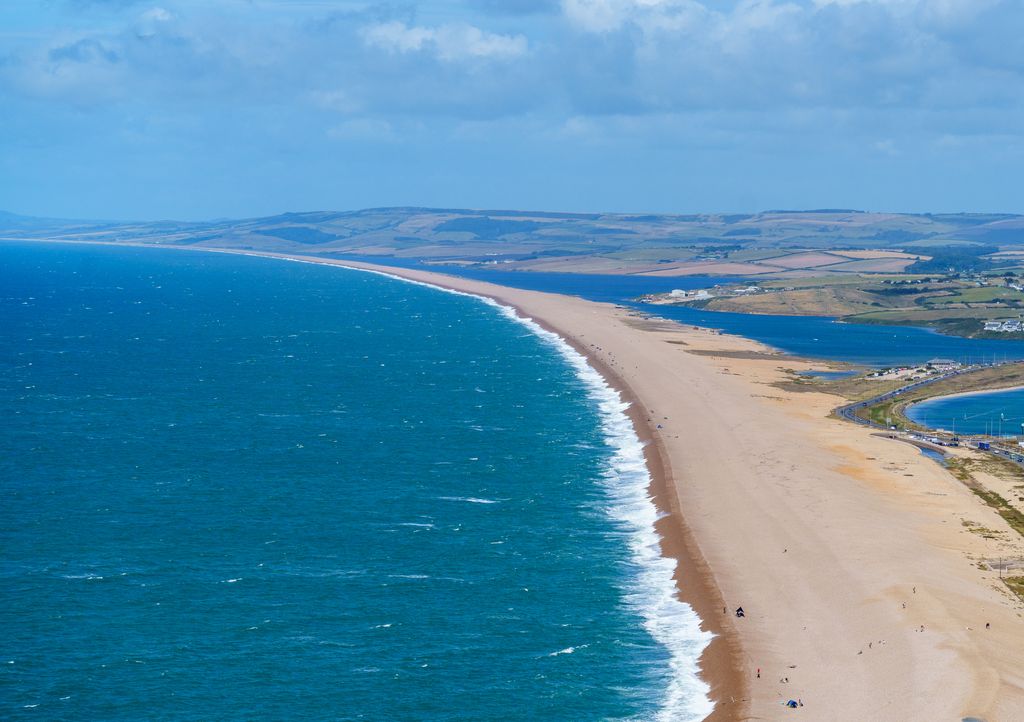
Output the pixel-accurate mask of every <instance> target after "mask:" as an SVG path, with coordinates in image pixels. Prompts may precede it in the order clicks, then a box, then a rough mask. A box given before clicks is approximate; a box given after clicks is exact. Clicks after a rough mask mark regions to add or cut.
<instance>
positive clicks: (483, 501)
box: [437, 496, 501, 504]
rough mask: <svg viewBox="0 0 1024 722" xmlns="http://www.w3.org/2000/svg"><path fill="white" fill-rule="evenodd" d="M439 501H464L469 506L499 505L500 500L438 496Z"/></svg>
mask: <svg viewBox="0 0 1024 722" xmlns="http://www.w3.org/2000/svg"><path fill="white" fill-rule="evenodd" d="M437 498H438V499H440V500H441V501H465V502H467V503H469V504H500V503H501V499H480V498H479V497H475V496H439V497H437Z"/></svg>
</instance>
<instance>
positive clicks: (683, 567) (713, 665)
mask: <svg viewBox="0 0 1024 722" xmlns="http://www.w3.org/2000/svg"><path fill="white" fill-rule="evenodd" d="M35 242H40V243H50V242H54V243H64V244H68V245H103V246H111V247H130V248H165V249H168V250H185V251H194V252H206V253H223V254H230V255H240V256H253V257H258V258H270V259H277V260H287V261H293V262H300V263H315V264H318V265H327V266H338V267H341V268H347V269H349V270H356V271H362V272H370V273H377V274H380V275H384V276H389V277H393V278H397V279H399V280H404V281H413V282H416V283H422V284H424V285H427V286H432V287H435V288H439V289H442V290H445V291H455V292H457V293H462V294H466V295H470V296H476V297H478V298H482V299H487V300H490V301H492V302H494V303H497V304H498V305H500V306H504V307H506V308H508V309H510V310H511V311H512V312H513V313H514V314H515V315H516V316H517V317H518V318H520V319H528V320H530V321H533V322H534V323H536V324H537V325H538V326H539V327H540V328H542V329H544V330H545V331H548V332H550V333H553V334H555V335H556V336H557V337H558V338H559V339H561V340H562V341H563V342H564V343H566V344H568V345H569V346H570V347H571V348H572V349H573V350H574V351H575V352H576V353H578V354H579V355H580V356H581V357H583V358H584V359H585V360H586V362H587V363H588V364H590V366H591V367H592V368H593V369H594V371H596V372H597V373H598V374H599V375H600V377H601V378H602V379H603V380H604V381H605V383H606V384H607V385H608V386H609V387H610V388H611V389H613V390H614V391H615V392H616V393H617V394H618V395H619V396H620V398H621V399H622V401H624V402H626V403H627V404H628V405H629V406H628V408H627V409H626V410H625V414H626V416H627V417H628V418H629V420H630V422H631V424H632V426H633V430H634V431H635V433H636V435H637V437H638V438H639V440H640V442H641V443H642V444H643V455H644V459H645V462H646V466H647V471H648V474H649V477H650V480H651V482H650V486H649V493H650V496H651V499H652V502H653V504H654V506H655V509H656V511H657V514H658V519H657V521H656V522H655V524H654V531H655V532H656V533H657V535H658V536H659V538H660V547H661V554H662V556H663V557H665V558H667V559H670V560H672V561H674V562H676V569H675V573H674V574H673V582H674V584H675V587H676V590H677V596H678V598H679V599H680V600H681V601H682V602H684V603H685V604H687V605H689V606H690V607H691V608H692V609H693V610H694V612H695V613H696V614H697V616H698V617H699V618H700V621H701V624H700V628H701V630H702V631H706V632H710V633H711V634H712V635H714V636H713V638H712V640H711V641H710V643H709V644H708V645H707V646H706V647H705V648H704V650H703V652H702V653H701V655H700V657H699V659H698V660H697V663H698V666H699V668H700V674H699V677H700V678H701V679H702V680H703V681H704V682H705V683H706V684H707V685H708V687H709V693H708V696H709V698H710V699H711V701H712V703H713V705H714V709H713V710H712V712H711V714H709V715H708V716H707V717H706V718H704V719H705V722H733V721H734V720H739V719H742V718H743V717H744V716H745V711H746V704H747V701H748V700H749V684H748V682H747V677H748V676H749V675H747V674H746V670H745V665H744V664H743V662H742V648H741V645H740V643H739V640H738V638H737V636H736V630H735V628H734V626H733V624H732V622H731V621H730V620H731V619H732V617H730V616H727V615H721V614H718V613H717V610H718V609H719V608H724V607H725V604H724V602H723V596H722V593H721V590H720V589H719V588H718V585H717V583H716V580H715V577H714V574H713V572H712V570H711V567H710V565H709V564H708V562H707V560H706V559H705V558H704V555H703V553H702V552H701V550H700V546H699V544H698V542H697V539H696V536H695V535H694V533H693V531H692V530H691V529H690V528H689V527H688V526H687V524H686V520H685V517H684V516H683V514H682V509H681V504H680V501H679V498H678V495H677V494H676V493H675V487H674V484H673V473H672V467H671V462H670V459H669V456H668V454H667V452H666V449H665V447H664V443H663V441H662V440H661V439H660V437H659V436H658V434H657V429H656V428H655V427H656V424H652V423H650V422H649V419H648V418H647V416H646V414H645V412H644V411H643V409H644V406H645V405H644V403H643V401H642V400H641V399H640V397H639V396H638V395H637V394H636V392H635V391H634V390H633V389H632V388H631V387H630V386H629V384H628V383H627V382H626V380H625V379H624V378H623V377H622V375H621V374H620V373H619V372H617V371H616V370H615V369H614V367H613V366H612V365H611V364H610V363H608V362H607V361H606V360H604V359H602V358H601V357H600V356H598V355H596V354H595V353H594V352H593V351H592V349H591V348H590V347H588V345H587V343H586V342H585V341H583V340H582V339H580V338H577V337H576V335H574V334H573V333H572V332H571V331H569V330H567V329H562V328H559V327H558V326H556V325H554V324H552V323H550V322H549V321H548V320H546V319H544V318H541V317H538V316H536V315H534V314H531V313H528V312H527V311H525V310H524V309H523V308H522V307H521V306H520V305H519V304H517V303H516V302H515V301H514V300H512V299H509V298H507V297H506V296H505V295H503V293H502V291H509V290H511V291H518V289H510V288H508V287H505V286H497V285H494V284H490V283H488V282H483V281H472V280H471V279H463V278H460V277H457V276H448V275H446V274H443V273H439V272H437V271H420V270H418V269H403V268H393V267H390V266H382V265H380V266H379V265H376V264H370V263H364V262H360V261H347V260H343V259H325V258H319V257H316V256H303V255H299V254H284V253H274V252H264V251H253V250H247V249H230V248H208V247H194V246H191V247H190V246H153V245H149V244H142V243H132V244H126V243H110V242H103V241H97V242H89V241H35ZM467 283H468V284H469V285H470V286H471V287H472V286H475V285H477V284H481V285H483V286H487V287H493V290H492V291H491V292H487V291H486V290H484V291H482V290H480V289H474V290H467ZM523 293H527V294H534V293H540V294H542V295H551V296H554V295H555V294H543V293H542V292H534V291H524V292H523ZM566 298H568V297H566ZM581 302H582V303H587V304H590V303H595V304H596V302H592V301H582V300H581ZM599 305H602V306H607V307H613V305H612V304H599ZM712 332H713V333H716V334H721V333H722V332H719V331H712ZM765 348H766V349H769V348H770V347H767V346H766V347H765ZM770 351H771V352H772V353H778V351H777V350H775V349H770Z"/></svg>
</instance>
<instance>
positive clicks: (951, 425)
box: [906, 389, 1024, 436]
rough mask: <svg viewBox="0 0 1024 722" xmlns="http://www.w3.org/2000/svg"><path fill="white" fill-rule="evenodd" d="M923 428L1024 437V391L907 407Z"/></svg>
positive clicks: (915, 420)
mask: <svg viewBox="0 0 1024 722" xmlns="http://www.w3.org/2000/svg"><path fill="white" fill-rule="evenodd" d="M906 413H907V417H908V418H909V419H910V420H911V421H913V422H915V423H917V424H921V425H922V426H927V427H929V428H932V429H945V430H947V431H954V430H955V431H956V432H957V433H960V434H994V435H997V436H998V435H1000V434H1003V435H1006V436H1022V435H1024V426H1022V424H1024V389H1010V390H1007V391H987V392H982V393H977V394H964V395H962V396H947V397H938V398H935V399H931V400H929V401H922V402H921V403H919V404H914V405H912V406H910V407H908V408H907V411H906Z"/></svg>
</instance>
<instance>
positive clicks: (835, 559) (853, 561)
mask: <svg viewBox="0 0 1024 722" xmlns="http://www.w3.org/2000/svg"><path fill="white" fill-rule="evenodd" d="M102 245H115V246H116V245H127V244H116V243H105V244H102ZM132 245H135V246H139V247H147V248H152V247H153V246H151V245H146V244H132ZM166 248H170V247H166ZM176 250H198V251H205V252H223V253H232V254H238V255H254V256H263V257H269V258H283V259H290V260H294V261H301V262H313V263H322V264H326V265H338V266H344V267H349V268H357V269H360V270H369V271H374V272H377V273H383V274H385V275H391V276H399V277H402V278H407V279H408V280H413V281H418V282H420V283H427V284H429V285H435V286H439V287H442V288H447V289H449V290H454V291H459V292H462V293H469V294H472V295H478V296H483V297H486V298H491V299H492V300H494V301H496V302H498V303H500V304H501V305H504V306H508V307H512V308H514V309H516V311H517V313H518V314H519V315H520V316H522V317H525V318H530V319H532V320H533V321H535V322H537V323H538V324H539V325H541V326H542V327H543V328H545V329H547V330H549V331H552V332H554V333H556V334H557V335H559V336H560V337H561V338H563V339H564V340H565V341H566V342H567V343H569V344H570V345H571V346H572V347H573V348H574V349H575V350H576V351H578V352H579V353H581V354H582V355H584V356H585V357H586V358H587V359H588V362H589V363H590V364H591V366H592V367H593V368H594V369H595V370H597V372H598V373H600V374H601V376H602V377H603V378H604V379H605V380H606V381H607V382H608V383H609V385H611V386H612V387H613V388H615V389H617V390H618V391H619V393H620V394H621V395H622V396H623V398H624V400H626V401H629V402H630V403H631V406H630V418H631V420H632V421H633V424H634V428H635V430H636V432H637V435H638V436H639V437H640V438H641V440H643V441H645V442H646V443H647V445H646V447H645V457H646V459H647V465H648V469H649V472H650V477H651V480H652V486H651V489H652V492H653V496H654V498H655V501H656V503H657V504H658V508H659V509H661V510H662V511H663V512H666V513H667V514H668V516H666V517H664V518H662V519H660V520H659V521H658V523H657V529H658V531H659V532H660V534H661V536H662V551H663V553H665V555H666V556H668V557H671V558H676V559H678V560H679V566H678V567H677V572H676V581H677V586H678V587H679V588H680V593H681V597H682V598H683V599H684V600H685V601H687V602H688V603H690V604H691V606H692V607H694V609H695V610H696V611H697V612H698V614H699V615H700V616H701V619H702V626H703V627H704V628H705V629H708V630H711V631H712V632H715V633H716V637H715V639H714V640H713V642H712V643H711V645H709V646H708V648H707V649H706V650H705V653H704V655H703V656H702V658H701V668H702V677H703V678H704V679H705V680H706V681H707V682H708V683H709V684H710V685H711V688H712V698H713V699H714V700H715V701H716V706H715V709H714V712H713V713H712V715H711V716H710V717H708V719H711V720H715V721H716V722H718V721H720V720H740V719H775V718H777V717H778V716H779V707H778V704H779V702H780V701H782V700H785V699H787V698H794V699H800V700H801V701H805V702H806V703H807V707H808V709H807V711H806V714H809V715H810V718H811V719H816V720H833V719H834V720H864V719H872V720H893V721H894V722H895V721H896V720H900V721H902V720H917V719H920V720H925V719H928V720H931V719H960V718H962V717H968V716H969V717H976V718H979V719H984V720H985V722H995V721H996V720H1014V719H1024V623H1022V619H1024V606H1022V605H1021V604H1020V603H1019V602H1018V601H1015V600H1013V599H1008V598H1007V595H1006V593H1005V590H1002V591H1000V589H1001V585H1000V584H998V582H997V577H996V574H995V573H994V572H992V571H991V570H988V571H985V570H984V569H979V564H980V563H982V562H984V560H986V559H992V558H994V557H995V556H996V555H997V554H999V555H1003V554H1011V553H1012V554H1014V555H1018V556H1020V558H1021V559H1024V547H1022V546H1021V545H1020V543H1019V542H1014V540H1012V539H1006V538H998V539H993V538H987V537H982V536H980V535H978V534H972V533H971V532H969V531H965V530H964V528H963V526H966V521H967V519H970V520H972V522H973V521H977V523H978V524H981V525H983V526H984V527H985V528H989V529H992V530H995V531H997V532H999V533H1001V530H1002V529H1003V528H1004V527H1005V523H1003V522H1002V520H1001V519H1000V518H999V517H998V515H996V514H995V513H994V512H993V511H991V510H990V509H987V508H986V507H984V506H983V505H981V504H980V503H979V502H978V501H977V499H975V498H974V496H973V494H972V493H971V492H970V491H969V490H967V489H965V488H964V487H963V485H961V484H960V483H959V482H957V481H956V480H955V479H953V478H952V477H951V476H950V475H949V474H948V473H947V472H945V471H944V470H943V469H941V468H940V467H939V466H938V465H936V464H934V463H932V462H931V461H930V460H927V459H924V458H923V457H921V455H920V454H919V453H918V452H917V450H916V449H914V448H912V447H906V448H904V447H903V446H902V445H892V444H889V443H888V441H887V440H886V439H883V438H878V437H874V436H873V435H872V434H871V433H870V431H869V430H865V429H860V428H858V427H854V426H853V425H851V424H846V423H844V422H842V421H838V420H835V419H828V418H826V417H827V415H828V412H829V411H830V410H831V408H832V406H834V405H836V404H837V403H838V401H837V399H836V397H832V396H827V395H825V394H821V393H818V392H800V393H790V392H787V391H785V390H782V389H780V388H778V387H777V386H775V385H774V384H775V383H777V382H778V381H780V380H783V379H784V378H785V371H784V370H783V369H782V368H781V367H782V366H783V365H785V366H786V367H789V368H792V367H794V366H798V367H802V366H807V367H808V368H811V367H814V366H820V363H813V362H806V363H805V362H802V361H800V360H798V359H794V358H792V357H786V358H784V359H779V358H778V357H774V358H768V357H767V356H768V354H766V353H765V347H763V346H761V345H759V344H756V343H755V342H752V341H749V340H747V339H743V338H741V337H736V336H729V335H720V334H718V333H715V332H710V331H706V330H698V329H693V328H690V327H683V326H680V325H679V324H676V323H674V322H670V321H660V320H650V319H642V318H640V317H639V316H638V315H637V314H635V313H633V312H630V311H628V310H624V309H621V308H618V307H615V306H612V305H610V304H600V303H594V302H589V301H584V300H581V299H576V298H573V297H568V296H556V295H554V294H544V293H539V292H531V291H521V290H519V289H511V288H506V287H501V286H494V285H492V284H488V283H484V282H477V281H471V280H469V279H462V278H457V277H450V276H444V275H442V274H440V273H436V272H429V271H418V270H410V269H395V268H391V267H386V266H376V265H374V264H361V263H356V262H349V261H334V260H333V259H323V258H317V257H306V256H301V255H293V254H274V253H261V252H254V251H246V250H241V249H212V248H181V247H178V248H176ZM744 354H747V356H744ZM961 521H963V522H964V525H963V526H962V525H961V523H960V522H961ZM695 582H696V583H695ZM901 605H902V606H901ZM734 606H744V607H745V609H746V610H747V616H746V618H745V619H743V620H737V619H736V618H735V617H733V615H732V613H731V610H732V608H733V607H734ZM726 610H728V613H725V612H726ZM989 622H991V624H992V632H991V633H989V632H987V631H985V625H986V624H987V623H989ZM755 670H757V671H760V672H763V673H764V675H763V678H762V677H761V675H760V674H758V675H756V676H755ZM776 680H777V681H776ZM788 713H789V711H788V710H787V712H786V713H785V714H788Z"/></svg>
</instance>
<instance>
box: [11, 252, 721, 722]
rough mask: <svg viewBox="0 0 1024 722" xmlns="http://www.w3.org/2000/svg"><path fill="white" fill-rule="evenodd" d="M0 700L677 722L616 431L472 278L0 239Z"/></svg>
mask: <svg viewBox="0 0 1024 722" xmlns="http://www.w3.org/2000/svg"><path fill="white" fill-rule="evenodd" d="M0 260H2V262H0V364H2V374H0V413H2V414H3V419H4V422H3V426H2V428H0V496H2V499H3V503H2V504H0V549H2V554H0V629H3V634H2V635H0V717H2V718H3V719H14V720H19V719H25V720H30V719H48V720H59V719H76V720H77V719H95V720H137V719H181V720H210V719H223V720H243V719H257V718H261V719H345V720H360V719H365V720H480V719H502V720H597V719H651V718H655V717H663V718H665V719H672V720H677V719H679V720H685V719H700V718H702V717H703V714H704V713H705V712H706V711H707V702H706V699H705V696H704V692H705V689H704V687H703V686H702V685H701V684H700V683H699V682H697V681H696V679H695V677H694V671H695V666H696V658H697V656H698V654H699V652H700V650H701V649H702V647H703V645H704V644H705V643H706V637H705V636H704V635H703V634H701V633H700V632H699V630H698V628H697V625H696V617H695V616H694V615H693V613H692V612H691V611H690V610H689V609H688V608H687V607H685V606H683V605H681V604H680V603H678V602H677V601H676V600H675V598H674V595H673V586H672V583H671V579H670V575H671V571H672V566H673V565H672V563H671V562H669V561H666V560H664V559H661V558H660V557H659V555H658V553H657V545H656V538H655V537H654V535H653V532H652V523H653V521H654V518H655V511H654V509H653V507H652V505H651V504H650V503H649V501H648V499H647V497H646V485H647V475H646V470H645V469H644V466H643V459H642V452H641V450H640V444H639V442H638V441H637V440H636V437H635V435H634V434H633V432H632V429H631V428H630V426H629V424H628V421H627V420H626V418H625V416H624V415H623V414H622V404H620V403H619V402H618V399H617V397H616V396H615V394H614V393H612V392H610V391H609V390H608V389H607V388H606V387H604V385H603V383H602V382H601V381H600V379H599V377H597V376H596V374H594V373H593V372H592V371H590V370H589V368H588V367H587V366H586V365H585V363H583V362H582V361H581V360H580V359H579V357H577V356H575V355H574V354H572V353H571V352H570V351H568V350H567V349H566V348H565V347H564V346H561V345H559V344H558V342H557V341H556V340H554V339H552V338H549V337H545V336H544V335H543V334H542V333H537V332H535V331H534V330H531V329H529V328H527V327H525V326H524V325H522V324H521V323H519V322H517V321H515V320H513V319H512V318H510V317H509V316H508V315H506V314H505V313H503V312H502V311H501V310H500V309H498V308H496V307H494V306H492V305H488V304H486V303H484V302H481V301H479V300H476V299H472V298H468V297H465V296H458V295H453V294H448V293H442V292H439V291H436V290H433V289H428V288H425V287H421V286H417V285H412V284H408V283H403V282H399V281H395V280H393V279H389V278H384V277H380V276H376V275H372V274H366V273H358V272H353V271H346V270H342V269H337V268H329V267H324V266H316V265H310V264H302V263H290V262H284V261H274V260H267V259H257V258H245V257H238V256H226V255H216V254H205V253H192V252H185V251H169V250H157V249H126V248H102V247H93V248H88V247H69V246H58V245H46V246H44V245H24V244H22V245H14V244H5V245H0Z"/></svg>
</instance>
